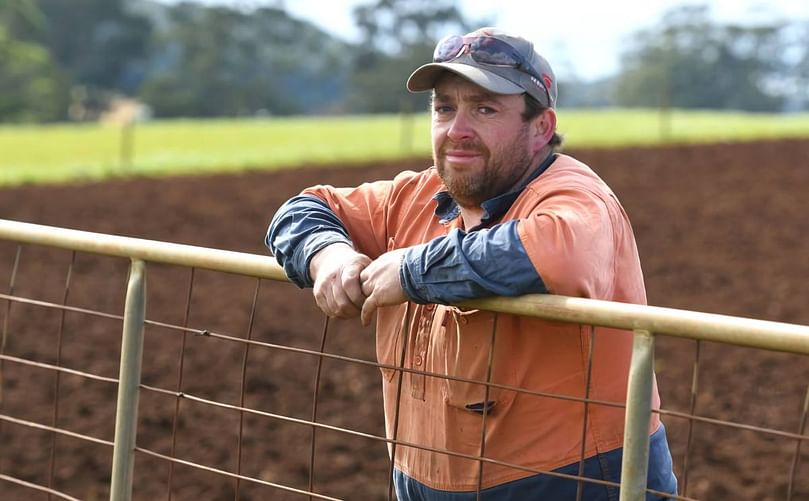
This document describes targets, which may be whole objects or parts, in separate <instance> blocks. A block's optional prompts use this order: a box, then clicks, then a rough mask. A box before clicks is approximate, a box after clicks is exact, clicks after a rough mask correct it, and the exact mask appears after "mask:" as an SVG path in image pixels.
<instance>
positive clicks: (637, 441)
mask: <svg viewBox="0 0 809 501" xmlns="http://www.w3.org/2000/svg"><path fill="white" fill-rule="evenodd" d="M654 345H655V338H654V335H653V334H652V333H650V332H649V331H646V330H636V331H635V336H634V340H633V343H632V364H631V366H630V368H629V382H628V386H627V395H626V421H625V425H624V452H623V462H622V463H621V501H641V500H644V499H646V477H647V473H648V469H649V421H650V420H651V417H652V381H653V375H654Z"/></svg>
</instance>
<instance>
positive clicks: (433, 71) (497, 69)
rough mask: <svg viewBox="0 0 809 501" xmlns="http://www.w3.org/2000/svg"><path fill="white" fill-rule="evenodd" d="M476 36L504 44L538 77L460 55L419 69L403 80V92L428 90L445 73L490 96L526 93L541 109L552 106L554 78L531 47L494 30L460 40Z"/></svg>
mask: <svg viewBox="0 0 809 501" xmlns="http://www.w3.org/2000/svg"><path fill="white" fill-rule="evenodd" d="M476 36H489V37H493V38H497V39H498V40H500V41H503V42H506V43H507V44H509V45H510V46H511V47H512V48H514V49H515V50H516V51H517V53H518V54H519V55H520V56H521V57H522V58H523V59H524V60H525V61H526V62H527V63H528V64H529V65H531V67H533V68H534V70H535V71H536V72H537V73H538V75H532V74H530V73H528V72H526V71H525V70H523V69H520V68H515V67H511V66H496V65H492V64H485V63H479V62H477V61H475V60H474V59H473V58H472V56H471V55H470V54H469V53H464V54H462V55H460V56H458V57H457V58H455V59H452V60H450V61H446V62H440V63H428V64H425V65H423V66H420V67H419V68H418V69H416V71H414V72H413V73H412V74H411V75H410V78H408V79H407V90H409V91H411V92H424V91H428V90H432V89H433V88H434V87H435V83H436V82H437V81H438V79H439V77H440V76H441V75H442V74H443V73H444V72H445V71H451V72H453V73H456V74H458V75H460V76H462V77H464V78H466V79H467V80H469V81H471V82H472V83H474V84H477V85H479V86H481V87H483V88H484V89H486V90H489V91H491V92H494V93H497V94H522V93H528V95H530V96H531V97H533V98H534V99H536V100H537V101H538V102H539V103H540V104H541V105H542V106H545V107H548V108H553V107H555V106H556V96H557V94H558V89H557V86H556V77H555V76H554V74H553V70H552V69H551V65H550V64H549V63H548V61H547V60H546V59H545V58H544V57H542V56H540V55H539V54H537V52H536V51H535V50H534V44H533V43H531V42H530V41H528V40H526V39H525V38H522V37H520V36H517V35H512V34H508V33H505V32H503V31H501V30H499V29H497V28H480V29H478V30H475V31H473V32H471V33H467V34H466V35H464V37H476ZM537 76H538V77H539V78H537Z"/></svg>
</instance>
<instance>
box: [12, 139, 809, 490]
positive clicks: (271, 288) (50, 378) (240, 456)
mask: <svg viewBox="0 0 809 501" xmlns="http://www.w3.org/2000/svg"><path fill="white" fill-rule="evenodd" d="M568 153H570V154H572V155H574V156H576V157H578V158H580V159H581V160H583V161H585V162H587V163H588V164H589V165H591V166H592V167H593V168H594V169H595V170H596V172H598V173H599V174H600V175H601V176H602V177H603V178H604V179H605V180H606V181H607V182H608V183H609V184H610V185H611V186H612V188H613V189H614V191H615V192H616V193H617V194H618V196H619V198H620V199H621V201H622V203H623V205H624V207H625V208H626V210H627V212H628V213H629V216H630V218H631V219H632V222H633V225H634V228H635V233H636V237H637V241H638V246H639V249H640V255H641V260H642V262H643V266H644V272H645V277H646V284H647V290H648V298H649V303H650V304H652V305H656V306H666V307H674V308H684V309H690V310H699V311H705V312H711V313H722V314H729V315H736V316H744V317H752V318H761V319H767V320H776V321H783V322H790V323H800V324H809V211H807V208H806V207H807V205H806V204H807V195H806V193H807V190H808V189H809V141H799V140H791V141H771V142H758V143H747V144H714V145H700V146H666V147H658V148H631V149H611V150H602V149H598V150H596V149H592V150H590V149H588V150H576V151H572V150H571V151H568ZM428 164H429V160H428V159H415V160H412V161H408V162H398V163H384V164H379V165H373V166H332V167H329V168H321V167H317V168H316V167H312V168H302V169H296V170H294V171H282V172H248V173H243V174H238V175H226V176H206V177H184V178H162V179H140V178H138V179H120V180H113V181H110V182H106V183H103V184H100V183H99V184H75V185H67V186H30V187H28V186H24V187H18V188H11V189H2V190H0V218H5V219H13V220H19V221H26V222H31V223H39V224H45V225H53V226H63V227H68V228H75V229H82V230H89V231H95V232H103V233H114V234H119V235H127V236H134V237H141V238H147V239H152V240H165V241H171V242H178V243H184V244H193V245H200V246H206V247H215V248H220V249H228V250H235V251H242V252H250V253H259V254H264V253H266V250H265V249H264V247H263V244H262V240H263V234H264V231H265V229H266V226H267V223H268V222H269V220H270V217H271V215H272V214H273V212H274V211H275V210H276V209H277V208H278V207H279V206H280V205H281V203H283V201H284V200H286V199H287V198H288V197H289V196H291V195H293V194H295V193H297V192H298V191H299V190H300V189H302V188H303V187H306V186H309V185H312V184H319V183H324V184H333V185H355V184H357V183H359V182H362V181H365V180H374V179H381V178H388V177H390V176H392V175H393V174H395V173H396V172H398V171H400V170H402V169H404V168H409V169H421V168H424V167H425V166H427V165H428ZM17 250H18V247H17V245H16V244H14V243H11V242H0V292H3V293H8V291H9V289H10V288H11V287H12V284H11V283H10V282H11V278H12V270H13V269H14V263H15V256H16V255H17ZM127 269H128V262H127V261H126V260H124V259H119V258H107V257H100V256H95V255H91V254H83V253H79V254H76V255H75V256H73V255H72V254H71V252H69V251H63V250H55V249H48V248H44V247H37V246H27V245H26V246H22V248H21V250H20V252H19V260H18V266H17V272H16V274H14V283H13V291H12V292H13V294H14V295H15V296H19V297H24V298H31V299H35V300H37V301H40V302H44V303H53V304H61V303H66V304H67V305H68V306H69V307H70V308H71V309H69V310H67V311H65V312H63V311H62V310H60V309H58V308H52V307H48V306H47V305H43V304H30V303H24V302H16V301H15V302H13V303H9V302H8V301H5V300H1V299H0V317H1V318H3V324H2V328H3V334H4V340H3V342H4V346H3V352H4V354H5V355H8V356H10V357H19V358H24V359H27V360H33V361H36V362H38V363H41V364H58V365H61V366H64V367H68V368H70V369H74V370H78V371H83V372H87V373H91V374H95V375H98V376H101V377H106V378H116V377H117V375H118V369H117V367H118V358H119V355H120V330H121V322H120V320H119V319H116V318H109V317H108V316H103V315H98V314H91V313H88V312H87V311H84V310H89V311H92V312H103V313H105V314H110V315H112V316H116V315H120V314H121V313H122V312H123V301H124V292H125V284H126V278H127ZM68 279H69V281H68ZM191 282H192V274H191V272H190V271H189V270H188V269H185V268H181V267H175V266H168V265H156V264H150V265H148V299H147V301H148V304H147V317H148V319H149V320H151V321H153V323H150V324H149V325H148V326H147V328H146V341H145V347H144V361H143V382H144V384H145V385H148V386H150V387H157V388H163V389H165V390H169V392H176V391H178V390H179V391H182V392H183V393H184V394H187V395H191V396H193V397H197V398H199V399H209V400H214V401H218V402H224V403H225V404H228V405H235V406H239V405H243V406H244V407H247V408H251V409H257V410H259V411H261V412H263V413H270V414H274V415H281V416H289V417H292V418H296V419H302V420H309V419H311V418H312V414H313V390H314V387H315V377H316V373H317V369H318V364H317V357H314V356H312V355H311V354H306V353H301V352H291V351H285V350H281V349H276V348H274V347H272V346H267V345H247V344H245V343H243V342H239V341H238V340H229V339H225V338H222V337H220V336H219V334H222V335H227V336H231V337H233V338H247V337H250V338H251V339H253V340H256V341H259V342H261V343H268V344H272V345H284V346H292V347H295V348H300V349H304V350H319V349H320V345H321V340H322V339H323V338H322V332H323V317H322V316H321V315H320V314H319V313H318V311H317V310H316V308H315V306H314V303H313V301H312V299H311V294H310V292H309V291H300V290H298V289H296V288H295V287H294V286H291V285H289V284H286V283H280V282H272V281H262V282H261V283H260V284H259V283H258V282H257V281H256V280H255V279H250V278H245V277H241V276H233V275H227V274H219V273H213V272H208V271H203V270H197V271H196V272H194V274H193V287H192V288H191V291H190V293H189V284H190V283H191ZM66 284H67V286H66ZM254 297H255V298H256V300H255V304H256V307H255V310H254V311H253V308H252V305H253V301H254ZM251 312H253V314H252V315H251ZM183 325H188V326H189V327H191V328H193V329H199V330H203V329H204V330H207V331H208V332H209V333H212V334H214V335H210V336H201V335H194V334H184V331H183V330H182V329H181V328H178V327H177V326H183ZM248 347H249V348H248ZM325 349H326V351H328V352H330V353H336V354H339V355H345V356H349V357H357V358H363V359H366V360H372V359H373V357H374V342H373V337H372V332H371V331H370V330H368V329H363V328H361V327H360V326H359V322H358V321H336V322H332V324H331V326H330V327H329V329H328V336H327V337H326V339H325ZM656 358H657V360H656V369H657V374H658V380H659V384H660V390H661V396H662V400H663V407H664V408H665V409H668V410H672V411H679V412H689V411H690V406H691V401H692V396H691V388H692V380H693V373H694V366H695V360H696V359H697V344H696V343H695V342H693V341H687V340H679V339H672V338H665V337H662V338H660V339H658V342H657V347H656ZM245 360H246V361H247V363H246V364H245V363H244V361H245ZM697 372H698V383H699V384H698V391H697V394H696V398H695V400H694V406H695V414H697V415H699V416H704V417H709V418H713V419H720V420H730V421H734V422H739V423H744V424H748V425H753V426H757V427H767V428H773V429H777V430H782V431H786V432H790V433H796V432H798V431H799V428H800V425H801V412H802V410H803V406H804V401H805V398H806V393H807V385H808V384H809V363H807V359H806V358H805V357H799V356H794V355H788V354H781V353H768V352H764V351H759V350H753V349H746V348H738V347H732V346H725V345H716V344H710V343H704V344H702V345H701V346H700V347H699V357H698V371H697ZM321 374H322V376H321V379H320V383H319V385H318V388H319V397H318V402H319V403H318V407H317V420H318V421H319V422H322V423H326V424H328V425H333V426H338V427H346V428H350V429H353V430H357V431H359V432H362V433H366V434H370V435H381V434H382V413H381V397H380V390H379V372H378V369H376V368H374V367H370V366H366V365H362V364H356V363H350V362H346V361H343V360H340V359H327V360H325V361H324V362H323V365H322V368H321ZM2 377H3V379H2V388H1V389H2V401H1V403H0V414H2V415H5V416H10V417H11V418H13V419H14V420H24V421H33V422H36V423H40V424H41V425H44V426H46V427H48V426H53V425H55V426H56V427H57V428H60V429H64V430H69V431H70V432H72V433H76V434H81V435H86V436H92V437H96V438H98V439H101V440H102V441H111V440H112V438H113V429H114V407H115V395H116V385H115V384H114V383H110V382H108V381H103V380H96V379H89V378H87V377H82V376H80V375H76V374H73V373H67V372H63V373H60V374H59V375H58V376H57V373H56V372H54V371H52V370H48V369H46V368H43V367H42V366H32V365H26V364H22V363H19V362H16V361H5V362H4V363H3V364H2ZM57 396H58V398H57ZM177 402H178V399H177V398H176V397H175V396H174V395H173V394H171V393H161V392H157V391H153V390H149V389H144V390H143V391H142V392H141V410H140V415H139V419H140V421H139V430H138V447H140V448H142V449H145V450H147V451H152V452H154V453H158V454H163V455H171V454H173V456H175V457H177V458H180V459H182V460H183V461H189V462H194V463H198V464H203V465H206V466H207V467H209V468H214V469H218V470H223V471H227V472H237V471H238V472H240V473H241V474H242V475H244V476H248V477H255V478H259V479H261V480H263V481H264V482H270V483H280V484H283V485H286V486H290V487H293V488H298V489H308V487H309V470H310V456H311V452H312V451H311V447H312V446H311V443H312V442H311V439H312V429H311V427H309V426H306V425H303V424H299V423H296V422H290V421H283V420H278V419H274V418H273V417H271V416H267V415H257V414H253V413H245V414H244V415H243V416H242V415H241V414H240V413H239V412H238V411H234V410H233V409H228V408H223V407H217V406H211V405H207V404H205V403H204V402H200V401H199V400H195V399H191V398H184V399H182V400H180V401H179V404H178V403H177ZM175 415H177V416H178V417H177V419H176V420H175ZM664 421H665V423H666V425H667V427H668V433H669V438H670V442H671V446H672V451H673V454H674V459H675V467H676V470H677V473H678V476H679V477H680V481H681V492H682V491H683V489H684V487H685V485H684V484H685V483H686V482H687V494H688V495H689V496H692V497H695V498H698V499H705V500H711V501H713V500H739V499H745V500H757V501H758V500H776V499H778V500H780V499H785V498H786V493H787V488H788V487H787V484H788V480H789V475H790V470H791V468H792V466H793V458H794V456H795V451H796V445H797V444H796V441H795V439H794V438H793V439H790V438H785V437H782V436H777V435H772V434H761V433H757V432H753V431H747V430H738V429H728V428H726V427H722V426H718V425H715V424H710V423H705V422H698V423H696V424H695V425H694V427H693V430H692V434H691V446H690V452H689V453H688V454H687V455H686V451H687V450H688V447H687V444H688V439H689V428H688V423H687V421H685V420H683V419H680V418H677V417H674V416H667V417H664ZM173 430H176V433H173ZM0 434H1V435H0V475H9V476H13V477H17V478H20V479H24V480H26V481H30V482H34V483H37V484H40V485H49V483H50V484H51V485H52V486H53V487H54V488H55V489H58V490H60V491H63V492H66V493H68V494H69V495H71V496H73V497H75V498H79V499H88V500H97V499H106V498H108V496H109V492H108V483H109V468H110V463H111V457H112V448H111V447H110V446H109V445H106V444H104V443H94V442H88V441H86V440H81V439H79V438H77V437H75V436H68V435H64V434H60V435H54V434H52V433H51V432H50V431H48V430H47V429H40V428H32V427H30V426H25V425H23V424H21V423H20V422H18V421H13V420H10V419H2V420H0ZM240 434H241V436H242V440H241V441H240V440H239V436H240ZM54 437H55V438H54ZM173 437H174V438H173ZM240 443H241V446H240V445H239V444H240ZM316 444H317V447H316V450H315V461H314V472H315V474H314V479H313V483H314V488H315V490H316V492H318V493H322V494H324V495H328V496H334V497H338V498H347V499H359V500H365V499H384V498H385V497H386V496H387V489H388V481H387V478H388V468H389V466H388V461H387V454H386V450H385V445H384V444H383V443H381V442H379V441H376V440H373V439H371V438H367V437H364V436H347V435H345V434H342V433H339V432H336V431H333V430H330V429H319V430H318V431H317V440H316ZM801 455H802V458H801V461H800V463H799V469H798V471H797V472H796V473H795V475H794V479H795V484H794V486H793V499H796V500H797V499H809V444H806V443H805V444H803V448H802V453H801ZM686 456H687V457H686ZM135 457H136V466H135V470H134V471H135V472H134V494H135V499H143V500H146V499H149V500H151V499H169V498H171V499H177V500H195V501H200V500H219V499H250V500H264V499H306V497H305V496H301V495H299V494H293V493H289V492H285V491H283V490H278V489H275V488H273V487H270V486H268V485H259V484H256V483H253V482H250V481H248V480H241V481H237V480H236V479H235V478H232V477H228V476H224V475H221V474H217V473H215V472H212V471H206V470H201V469H198V468H193V467H190V466H188V465H186V464H181V463H173V466H171V465H172V463H170V462H168V461H166V460H165V459H162V458H160V457H157V456H155V455H154V454H152V453H149V452H143V451H139V452H136V455H135ZM686 463H687V466H688V474H687V475H685V474H684V466H685V464H686ZM169 485H171V494H170V495H169V487H168V486H169ZM237 490H238V495H237V494H236V491H237ZM47 497H48V496H47V494H45V493H43V492H38V491H35V490H31V489H29V488H26V487H22V486H20V485H17V484H14V483H11V482H8V481H4V480H3V479H2V478H0V499H2V500H4V501H7V500H30V499H46V498H47Z"/></svg>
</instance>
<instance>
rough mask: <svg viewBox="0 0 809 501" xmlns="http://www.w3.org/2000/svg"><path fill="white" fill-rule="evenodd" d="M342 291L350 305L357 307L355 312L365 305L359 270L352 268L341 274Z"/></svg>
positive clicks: (355, 267) (356, 267)
mask: <svg viewBox="0 0 809 501" xmlns="http://www.w3.org/2000/svg"><path fill="white" fill-rule="evenodd" d="M342 285H343V291H344V292H345V294H346V297H347V298H348V300H349V301H351V303H352V304H353V305H354V306H356V307H357V311H359V309H360V308H362V305H363V303H365V294H364V292H363V290H362V284H361V283H360V268H359V267H358V266H352V267H350V268H348V269H346V270H345V272H344V273H343V284H342Z"/></svg>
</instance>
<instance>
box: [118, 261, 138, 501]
mask: <svg viewBox="0 0 809 501" xmlns="http://www.w3.org/2000/svg"><path fill="white" fill-rule="evenodd" d="M145 318H146V265H145V263H144V262H143V261H141V260H139V259H133V260H132V265H131V267H130V269H129V285H128V286H127V290H126V306H125V307H124V328H123V334H122V336H121V367H120V375H119V380H118V406H117V408H116V411H115V445H114V447H113V451H112V483H111V486H110V501H129V500H130V499H132V475H133V470H134V466H135V436H136V434H137V431H138V387H139V386H140V370H141V361H142V358H143V324H144V320H145Z"/></svg>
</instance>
